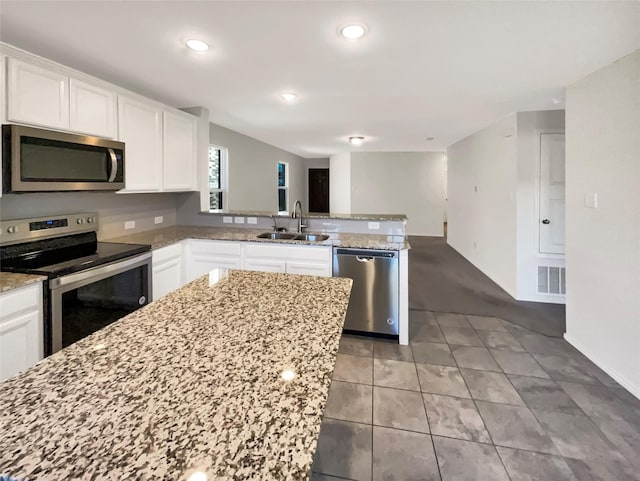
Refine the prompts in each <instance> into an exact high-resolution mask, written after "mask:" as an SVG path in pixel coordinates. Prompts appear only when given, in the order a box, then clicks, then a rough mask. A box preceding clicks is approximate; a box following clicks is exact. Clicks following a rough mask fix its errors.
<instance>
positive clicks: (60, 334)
mask: <svg viewBox="0 0 640 481" xmlns="http://www.w3.org/2000/svg"><path fill="white" fill-rule="evenodd" d="M49 289H50V293H51V297H50V299H51V311H50V315H51V318H50V319H51V325H50V330H49V332H50V333H51V339H50V340H49V342H48V343H47V344H48V346H45V348H46V349H45V350H46V351H47V355H48V354H53V353H54V352H57V351H59V350H60V349H62V348H64V347H67V346H69V345H70V344H73V343H74V342H76V341H79V340H80V339H83V338H84V337H87V336H88V335H90V334H93V333H94V332H96V331H98V330H99V329H102V328H103V327H105V326H107V325H109V324H111V323H112V322H115V321H117V320H118V319H120V318H122V317H124V316H126V315H127V314H129V313H131V312H133V311H135V310H136V309H139V308H140V307H142V306H144V305H145V304H148V303H149V302H150V301H151V292H152V291H151V253H150V252H146V253H144V254H141V255H137V256H135V257H130V258H127V259H124V260H120V261H117V262H113V263H111V264H106V265H103V266H99V267H95V268H93V269H88V270H86V271H81V272H76V273H74V274H69V275H67V276H62V277H58V278H57V279H52V280H51V281H50V283H49Z"/></svg>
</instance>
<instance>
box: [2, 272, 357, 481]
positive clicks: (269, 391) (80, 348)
mask: <svg viewBox="0 0 640 481" xmlns="http://www.w3.org/2000/svg"><path fill="white" fill-rule="evenodd" d="M214 272H216V271H214ZM213 277H214V276H213V275H211V276H210V277H203V278H199V279H197V280H195V281H193V282H191V283H189V284H187V285H186V286H184V287H182V288H180V289H178V290H177V291H174V292H172V293H170V294H168V295H167V296H164V297H163V298H161V299H159V300H157V301H155V302H153V303H151V304H149V305H148V306H145V307H144V308H142V309H140V310H138V311H135V312H134V313H132V314H130V315H128V316H126V317H125V318H123V319H121V320H120V321H118V322H116V323H114V324H111V325H110V326H108V327H106V328H104V329H102V330H100V331H98V332H96V333H95V334H93V335H91V336H89V337H87V338H85V339H83V340H81V341H79V342H77V343H76V344H73V345H71V346H69V347H68V348H66V349H63V350H62V351H59V352H57V353H56V354H54V355H52V356H50V357H49V358H46V359H45V360H43V361H41V362H40V363H38V364H37V365H36V366H34V367H33V368H31V369H29V370H28V371H26V372H24V373H22V374H19V375H17V376H15V377H13V378H11V379H9V380H7V381H5V382H4V383H2V384H0V432H2V435H3V443H2V444H3V446H2V450H0V475H8V476H11V477H14V478H18V479H25V480H36V479H37V480H40V481H47V480H56V481H62V480H67V479H87V480H88V479H100V480H122V479H136V480H152V479H153V480H159V479H171V480H192V481H193V480H196V479H197V480H198V481H201V480H204V479H209V480H213V479H216V480H227V479H228V480H231V479H233V480H240V479H256V480H257V479H260V480H285V479H286V480H298V479H299V480H305V479H307V478H308V475H309V471H310V468H311V463H312V458H313V454H314V452H315V448H316V442H317V437H318V433H319V429H320V422H321V418H322V413H323V409H324V405H325V402H326V398H327V392H328V389H329V384H330V382H331V376H332V372H333V366H334V362H335V358H336V353H337V349H338V342H339V339H340V334H341V332H342V325H343V322H344V315H345V312H346V309H347V304H348V299H349V291H350V288H351V281H350V280H349V279H342V278H320V277H312V276H299V275H288V274H274V273H258V272H250V271H229V272H228V273H227V274H225V275H223V276H222V278H221V279H220V280H219V281H218V282H215V281H216V279H213Z"/></svg>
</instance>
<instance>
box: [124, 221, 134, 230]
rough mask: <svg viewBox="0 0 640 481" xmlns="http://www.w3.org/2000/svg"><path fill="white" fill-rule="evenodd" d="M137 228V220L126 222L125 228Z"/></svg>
mask: <svg viewBox="0 0 640 481" xmlns="http://www.w3.org/2000/svg"><path fill="white" fill-rule="evenodd" d="M135 228H136V221H135V220H128V221H127V222H125V223H124V230H130V229H135Z"/></svg>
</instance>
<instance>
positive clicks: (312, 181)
mask: <svg viewBox="0 0 640 481" xmlns="http://www.w3.org/2000/svg"><path fill="white" fill-rule="evenodd" d="M309 212H319V213H328V212H329V169H309Z"/></svg>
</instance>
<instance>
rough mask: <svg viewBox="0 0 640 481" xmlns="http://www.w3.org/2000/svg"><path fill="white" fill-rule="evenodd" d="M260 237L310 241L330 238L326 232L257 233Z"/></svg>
mask: <svg viewBox="0 0 640 481" xmlns="http://www.w3.org/2000/svg"><path fill="white" fill-rule="evenodd" d="M257 237H258V239H271V240H303V241H309V242H322V241H325V240H327V239H328V238H329V236H328V235H326V234H293V233H291V232H263V233H262V234H258V235H257Z"/></svg>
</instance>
